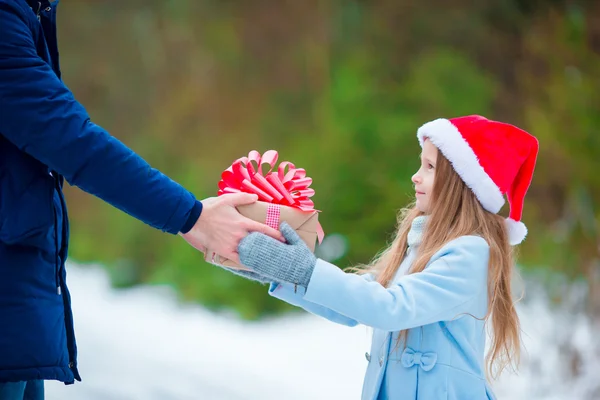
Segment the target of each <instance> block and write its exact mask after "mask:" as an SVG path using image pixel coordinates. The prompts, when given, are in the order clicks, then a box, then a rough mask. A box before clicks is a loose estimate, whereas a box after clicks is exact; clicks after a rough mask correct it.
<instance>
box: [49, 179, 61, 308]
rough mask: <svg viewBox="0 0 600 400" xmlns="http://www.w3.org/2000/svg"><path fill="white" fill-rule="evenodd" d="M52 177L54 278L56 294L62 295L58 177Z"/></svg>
mask: <svg viewBox="0 0 600 400" xmlns="http://www.w3.org/2000/svg"><path fill="white" fill-rule="evenodd" d="M50 175H52V179H53V180H54V187H53V188H52V210H53V211H54V278H55V286H56V294H58V295H59V296H60V295H61V292H62V291H61V289H60V258H59V251H60V250H59V248H58V234H59V232H58V215H57V214H56V204H55V203H54V191H55V190H56V185H57V181H56V177H55V176H54V174H52V173H51V174H50Z"/></svg>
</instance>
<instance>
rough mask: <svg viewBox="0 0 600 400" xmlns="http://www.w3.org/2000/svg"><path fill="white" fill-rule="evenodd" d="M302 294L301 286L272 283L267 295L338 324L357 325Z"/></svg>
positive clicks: (350, 319)
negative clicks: (308, 299) (312, 301)
mask: <svg viewBox="0 0 600 400" xmlns="http://www.w3.org/2000/svg"><path fill="white" fill-rule="evenodd" d="M361 278H362V279H365V280H367V281H371V280H372V279H373V277H372V275H369V274H365V275H361ZM304 294H305V289H304V288H303V287H302V286H298V288H297V289H295V288H294V285H290V284H287V283H285V284H280V283H272V284H271V286H270V287H269V295H271V296H273V297H275V298H277V299H279V300H283V301H285V302H286V303H289V304H291V305H293V306H296V307H300V308H303V309H304V310H306V311H308V312H309V313H311V314H314V315H317V316H319V317H322V318H325V319H327V320H329V321H331V322H335V323H336V324H340V325H346V326H350V327H354V326H356V325H358V322H357V321H356V320H354V319H352V318H348V317H347V316H345V315H342V314H340V313H338V312H335V311H333V310H331V309H329V308H327V307H324V306H322V305H319V304H316V303H311V302H310V301H307V300H305V299H304V298H303V297H304Z"/></svg>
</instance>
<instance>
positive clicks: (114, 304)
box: [47, 0, 600, 400]
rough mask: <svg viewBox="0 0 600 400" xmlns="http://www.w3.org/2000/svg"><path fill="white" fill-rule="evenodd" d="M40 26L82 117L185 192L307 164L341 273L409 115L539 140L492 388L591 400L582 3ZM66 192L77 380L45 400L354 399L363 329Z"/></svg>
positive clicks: (418, 120)
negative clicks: (514, 333) (509, 356)
mask: <svg viewBox="0 0 600 400" xmlns="http://www.w3.org/2000/svg"><path fill="white" fill-rule="evenodd" d="M58 23H59V32H58V34H59V45H60V51H61V67H62V71H63V79H64V81H65V82H66V83H67V85H68V86H69V87H70V88H71V89H72V90H73V92H74V93H75V95H76V97H77V98H78V100H79V101H80V102H82V103H83V104H84V105H85V107H86V108H87V109H88V111H89V112H90V114H91V116H92V119H93V120H94V122H96V123H98V124H100V125H101V126H103V127H105V128H106V129H108V131H109V132H111V133H112V134H113V135H114V136H116V137H117V138H119V139H120V140H122V141H123V142H124V143H125V144H127V145H128V146H129V147H131V148H132V149H134V150H135V151H136V152H138V153H139V154H140V155H142V156H143V157H144V158H145V159H146V160H148V161H149V162H150V163H151V164H152V166H154V167H156V168H158V169H160V170H162V171H163V172H165V173H166V174H167V175H169V176H171V177H172V178H174V179H175V180H177V181H179V182H180V183H182V184H183V185H184V186H186V187H187V188H189V189H190V190H191V191H192V192H194V193H195V194H196V195H197V197H198V198H205V197H210V196H215V195H216V193H217V183H218V181H219V179H220V174H221V172H222V171H223V170H224V169H226V168H227V167H228V166H229V165H230V164H231V162H232V161H233V160H235V159H237V158H239V157H241V156H244V155H247V154H248V152H249V151H250V150H258V151H259V152H261V153H262V152H264V151H266V150H269V149H276V150H278V151H279V155H280V161H284V160H288V161H292V162H293V163H295V164H296V166H297V167H302V168H305V169H306V170H307V172H308V175H309V176H311V177H312V178H313V184H312V186H311V187H312V188H314V189H315V191H316V194H315V196H314V197H313V200H314V201H315V206H316V208H317V209H319V210H322V213H321V214H320V217H319V219H320V221H321V223H322V225H323V228H324V230H325V233H326V235H327V237H326V240H325V241H324V243H323V245H322V246H321V247H320V248H318V250H317V251H318V252H319V255H320V256H322V257H323V258H326V259H328V260H330V261H332V262H335V263H336V264H337V265H339V266H340V267H342V268H345V267H348V266H351V265H354V264H357V263H362V262H367V261H369V259H370V258H371V257H372V256H373V255H374V254H375V253H377V252H378V251H379V250H381V249H382V248H383V247H384V246H385V245H386V243H387V241H388V240H389V239H390V235H391V234H392V233H393V231H394V224H395V217H396V212H397V210H398V209H399V208H401V207H403V206H404V205H406V204H407V203H408V202H409V201H410V200H411V197H412V195H413V191H412V185H411V182H410V176H411V175H412V174H413V173H414V171H415V170H416V169H417V168H418V160H417V158H418V154H419V151H420V148H419V146H418V143H417V140H416V130H417V128H418V127H419V126H420V125H421V124H423V123H424V122H427V121H429V120H432V119H435V118H439V117H453V116H459V115H465V114H482V115H485V116H487V117H489V118H492V119H498V120H502V121H506V122H510V123H513V124H516V125H518V126H520V127H522V128H524V129H526V130H528V131H529V132H531V133H532V134H534V135H535V136H537V137H538V138H539V140H540V144H541V147H540V154H539V158H538V164H537V169H536V174H535V176H534V180H533V183H532V185H531V188H530V190H529V193H528V195H527V199H526V204H525V208H524V217H523V218H524V222H525V223H526V224H527V226H528V228H529V232H530V233H529V236H528V238H527V240H526V241H525V242H524V244H523V245H522V246H521V247H520V256H519V260H518V261H519V273H520V279H519V280H518V281H516V282H515V288H516V290H517V292H516V295H517V296H518V295H520V293H521V292H520V290H521V289H522V288H524V289H525V297H524V299H523V300H522V301H521V302H520V303H519V312H520V315H521V318H522V324H523V341H524V353H523V362H522V364H521V369H520V371H519V372H518V374H514V373H511V372H510V371H507V372H505V374H504V375H503V377H502V378H501V379H500V380H499V381H498V382H496V383H494V387H495V388H496V391H497V394H498V395H499V397H500V398H506V399H600V382H599V381H598V379H597V377H598V376H599V374H600V339H598V338H597V337H595V336H594V335H593V333H594V332H597V329H598V328H599V325H600V231H599V229H600V223H599V222H600V201H599V200H600V174H599V173H598V169H599V167H600V135H599V134H598V126H599V125H600V113H599V112H598V110H599V108H600V1H585V0H580V1H577V0H571V1H569V0H546V1H542V0H537V1H536V0H486V1H475V0H451V1H450V0H421V1H420V2H416V1H393V0H371V1H364V0H362V1H359V0H355V1H350V0H347V1H342V0H329V1H326V0H303V1H283V0H281V1H266V0H253V1H240V0H227V1H225V0H221V1H214V0H194V1H191V0H162V1H156V0H145V1H133V0H130V1H127V2H124V1H116V0H105V1H102V2H98V1H81V0H80V1H77V2H75V1H68V0H63V2H62V3H61V5H60V7H59V16H58ZM67 201H68V206H69V209H70V217H71V221H72V228H71V232H72V233H71V235H72V242H71V243H72V244H71V246H70V259H71V266H70V273H69V277H70V278H69V280H70V286H71V288H72V292H73V298H74V299H73V301H74V307H75V323H76V330H77V336H78V341H79V358H80V366H81V367H80V371H81V373H82V377H83V380H84V381H83V383H81V384H80V383H77V384H76V385H74V386H68V387H65V386H63V385H60V384H56V383H50V384H49V385H48V389H47V390H48V395H49V398H50V399H69V400H70V399H92V400H95V399H270V398H277V399H282V398H283V399H308V398H310V399H338V398H339V399H359V398H360V389H361V385H362V378H363V373H364V370H365V368H366V361H365V359H364V352H365V351H366V350H368V344H369V334H368V332H367V330H366V329H365V328H364V327H357V328H353V329H350V328H345V327H337V326H333V324H330V323H327V322H325V321H321V320H319V319H317V318H315V317H312V316H310V315H306V314H305V313H304V312H301V311H298V310H294V309H292V308H291V307H290V306H287V305H286V304H285V303H282V302H278V301H276V300H274V299H272V298H270V297H269V296H268V295H267V293H266V288H265V287H263V286H260V285H258V284H254V283H251V282H248V281H245V280H243V279H240V278H238V277H236V276H234V275H231V274H228V273H226V272H224V271H222V270H220V269H219V268H215V267H213V266H210V265H208V264H205V263H204V262H203V260H202V257H201V255H200V254H199V253H198V252H196V251H194V250H193V249H192V248H191V247H189V246H187V245H186V243H185V242H184V241H183V240H181V239H180V238H178V237H172V236H168V235H165V234H163V233H161V232H159V231H156V230H153V229H151V228H149V227H148V226H146V225H144V224H143V223H141V222H139V221H137V220H135V219H133V218H131V217H129V216H128V215H126V214H124V213H121V212H120V211H118V210H116V209H114V208H112V207H110V206H109V205H107V204H106V203H103V202H102V201H100V200H99V199H97V198H94V197H92V196H90V195H88V194H86V193H83V192H81V191H79V190H78V189H76V188H68V189H67ZM502 214H504V215H506V212H505V211H502ZM282 363H287V365H288V366H286V367H283V366H282ZM298 382H303V383H302V385H299V384H298Z"/></svg>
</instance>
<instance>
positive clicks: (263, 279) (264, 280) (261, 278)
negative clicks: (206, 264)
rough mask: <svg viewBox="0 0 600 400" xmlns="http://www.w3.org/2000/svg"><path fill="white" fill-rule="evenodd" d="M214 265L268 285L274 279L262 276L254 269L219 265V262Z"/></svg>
mask: <svg viewBox="0 0 600 400" xmlns="http://www.w3.org/2000/svg"><path fill="white" fill-rule="evenodd" d="M211 264H212V263H211ZM213 265H216V266H217V267H220V268H223V269H224V270H225V271H228V272H231V273H232V274H234V275H237V276H241V277H242V278H246V279H249V280H251V281H255V282H258V283H262V284H267V285H268V284H270V283H271V282H273V280H272V279H269V278H267V277H264V276H261V275H259V274H257V273H256V272H253V271H246V270H243V269H235V268H229V267H224V266H222V265H219V264H213Z"/></svg>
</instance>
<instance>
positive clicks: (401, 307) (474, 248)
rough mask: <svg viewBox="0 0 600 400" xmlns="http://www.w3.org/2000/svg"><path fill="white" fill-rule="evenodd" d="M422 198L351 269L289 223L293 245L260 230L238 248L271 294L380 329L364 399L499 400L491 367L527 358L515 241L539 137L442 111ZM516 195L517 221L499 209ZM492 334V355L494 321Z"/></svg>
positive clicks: (428, 128) (425, 138)
mask: <svg viewBox="0 0 600 400" xmlns="http://www.w3.org/2000/svg"><path fill="white" fill-rule="evenodd" d="M417 137H418V140H419V143H420V144H421V147H422V153H421V167H420V168H419V170H418V171H417V173H416V174H415V175H414V176H413V177H412V181H413V183H414V187H415V192H416V193H415V194H416V201H415V203H414V206H413V207H411V208H408V209H406V210H403V212H402V213H401V214H400V217H399V218H398V223H399V227H398V230H397V233H396V236H395V239H394V241H393V242H392V244H391V245H390V246H389V247H388V248H387V250H385V251H384V252H383V253H382V254H380V255H379V256H378V257H376V258H375V260H374V261H373V262H372V263H371V264H370V265H369V266H366V267H361V268H356V270H355V271H354V272H353V273H346V272H344V271H342V270H341V269H340V268H338V267H336V266H335V265H332V264H330V263H328V262H326V261H323V260H321V259H316V258H315V256H314V255H313V254H312V252H311V251H310V250H309V249H308V248H307V247H306V245H305V244H304V242H303V241H302V240H301V239H300V238H299V237H298V236H297V235H296V233H295V231H294V230H293V229H292V228H290V226H289V225H287V224H285V223H284V224H282V226H281V231H282V233H283V234H284V236H285V237H286V239H287V242H288V243H287V244H285V243H281V242H278V241H277V240H275V239H272V238H270V237H268V236H266V235H263V234H260V233H251V234H250V235H248V236H247V237H246V238H244V239H243V240H242V242H241V243H240V245H239V248H238V250H239V254H240V260H241V261H242V263H243V264H244V265H246V266H248V267H249V268H251V269H252V271H253V272H251V273H248V274H249V275H247V277H249V278H251V279H256V280H262V281H264V282H273V283H272V284H271V287H270V290H269V293H270V294H271V295H273V296H275V297H277V298H279V299H282V300H284V301H287V302H288V303H290V304H293V305H296V306H299V307H303V308H304V309H306V310H307V311H309V312H312V313H314V314H316V315H319V316H322V317H324V318H327V319H328V320H331V321H333V322H336V323H339V324H344V325H348V326H355V325H357V324H364V325H367V326H370V327H372V328H374V333H373V340H372V347H371V351H370V353H367V354H366V359H367V362H368V366H367V370H366V376H365V380H364V384H363V392H362V399H368V400H377V399H426V400H429V399H456V400H469V399H473V400H481V399H493V398H494V395H493V393H492V391H491V389H490V386H489V385H488V383H487V380H486V376H488V375H491V376H492V377H493V378H496V377H497V376H498V375H499V374H500V372H501V371H502V370H503V369H504V368H505V367H506V366H508V365H510V364H514V365H515V366H516V365H517V364H518V358H519V347H520V334H519V319H518V316H517V313H516V311H515V307H514V304H513V298H512V296H511V276H512V268H513V259H512V256H511V245H516V244H518V243H520V242H521V241H522V240H523V239H524V238H525V235H526V233H527V229H526V228H525V225H524V224H523V223H522V222H520V220H521V214H522V207H523V200H524V197H525V193H526V192H527V189H528V188H529V185H530V183H531V178H532V175H533V171H534V168H535V162H536V158H537V152H538V141H537V139H536V138H535V137H533V136H531V135H530V134H528V133H527V132H525V131H523V130H521V129H519V128H516V127H514V126H512V125H508V124H504V123H500V122H496V121H491V120H488V119H486V118H483V117H481V116H467V117H460V118H454V119H449V120H448V119H438V120H435V121H432V122H429V123H427V124H425V125H423V126H422V127H421V128H420V129H419V130H418V133H417ZM504 194H506V195H507V198H508V202H509V204H510V218H508V219H506V220H505V219H504V218H503V217H501V216H499V215H497V213H498V212H499V211H500V209H501V207H502V206H503V204H504V197H503V195H504ZM488 320H491V323H492V325H491V326H492V329H493V339H492V343H491V347H490V352H489V354H488V356H487V358H486V360H485V362H484V353H485V337H486V332H485V323H486V322H487V321H488Z"/></svg>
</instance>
